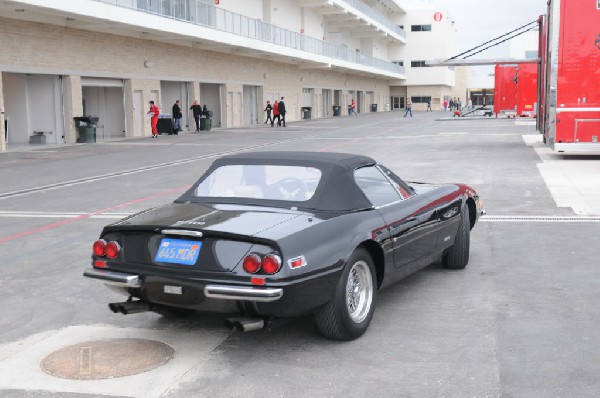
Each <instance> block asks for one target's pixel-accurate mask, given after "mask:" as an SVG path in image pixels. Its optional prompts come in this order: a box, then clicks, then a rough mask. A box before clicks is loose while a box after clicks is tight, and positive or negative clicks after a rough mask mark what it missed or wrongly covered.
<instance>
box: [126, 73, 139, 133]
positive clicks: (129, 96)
mask: <svg viewBox="0 0 600 398" xmlns="http://www.w3.org/2000/svg"><path fill="white" fill-rule="evenodd" d="M123 95H124V97H125V98H124V105H125V137H126V138H128V139H129V138H135V126H134V122H133V117H134V112H139V110H136V109H134V108H135V107H134V104H133V84H132V82H131V79H127V80H125V85H124V86H123Z"/></svg>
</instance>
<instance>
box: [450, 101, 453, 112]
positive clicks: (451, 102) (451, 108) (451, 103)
mask: <svg viewBox="0 0 600 398" xmlns="http://www.w3.org/2000/svg"><path fill="white" fill-rule="evenodd" d="M453 110H454V100H453V99H452V98H450V112H452V111H453Z"/></svg>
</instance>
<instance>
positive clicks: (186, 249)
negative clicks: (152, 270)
mask: <svg viewBox="0 0 600 398" xmlns="http://www.w3.org/2000/svg"><path fill="white" fill-rule="evenodd" d="M201 247H202V242H198V241H194V240H181V239H170V238H163V240H162V241H161V242H160V245H159V246H158V252H157V253H156V257H155V258H154V261H156V262H157V263H172V264H182V265H194V264H196V260H198V255H199V254H200V248H201Z"/></svg>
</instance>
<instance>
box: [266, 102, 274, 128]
mask: <svg viewBox="0 0 600 398" xmlns="http://www.w3.org/2000/svg"><path fill="white" fill-rule="evenodd" d="M272 110H273V106H272V105H271V101H267V106H266V107H265V112H267V120H265V124H267V123H269V122H271V124H273V117H272V116H271V111H272Z"/></svg>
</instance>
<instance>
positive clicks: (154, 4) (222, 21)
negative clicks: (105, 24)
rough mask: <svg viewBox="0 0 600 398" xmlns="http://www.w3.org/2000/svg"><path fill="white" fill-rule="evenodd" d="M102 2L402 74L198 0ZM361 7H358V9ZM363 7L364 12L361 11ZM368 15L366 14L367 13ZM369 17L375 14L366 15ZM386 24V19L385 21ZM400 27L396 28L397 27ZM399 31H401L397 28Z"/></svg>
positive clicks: (375, 60) (366, 57)
mask: <svg viewBox="0 0 600 398" xmlns="http://www.w3.org/2000/svg"><path fill="white" fill-rule="evenodd" d="M94 1H98V2H101V3H107V4H112V5H115V6H120V7H125V8H130V9H133V10H137V11H141V12H146V13H149V14H155V15H159V16H162V17H166V18H171V19H175V20H179V21H183V22H188V23H192V24H195V25H200V26H205V27H208V28H212V29H216V30H219V31H223V32H228V33H233V34H236V35H240V36H243V37H248V38H252V39H256V40H261V41H264V42H268V43H273V44H277V45H280V46H284V47H288V48H293V49H296V50H301V51H306V52H309V53H311V54H317V55H321V56H325V57H330V58H335V59H339V60H344V61H348V62H353V63H357V64H361V65H366V66H371V67H375V68H377V69H381V70H385V71H388V72H394V73H400V74H404V67H403V66H400V65H397V64H394V63H391V62H389V61H385V60H382V59H378V58H375V57H371V56H369V55H365V54H362V53H360V52H359V51H355V50H349V49H348V48H347V47H346V46H344V45H338V44H332V43H328V42H326V41H323V40H319V39H315V38H312V37H308V36H306V35H304V34H301V33H297V32H293V31H291V30H287V29H283V28H280V27H278V26H275V25H271V24H269V23H266V22H263V21H261V20H258V19H253V18H249V17H246V16H244V15H241V14H237V13H234V12H231V11H228V10H224V9H222V8H219V7H215V6H213V5H210V4H207V3H204V2H202V1H199V0H94ZM347 3H348V4H350V5H351V6H352V7H355V8H356V9H358V10H359V11H361V12H363V13H365V14H367V12H366V11H368V10H370V11H371V12H373V11H374V10H372V9H370V8H369V7H368V6H367V5H366V4H364V3H362V1H360V0H347ZM359 7H360V8H359ZM362 8H365V11H363V10H362ZM367 15H369V14H367ZM369 16H370V17H371V18H373V19H375V17H373V16H371V15H369ZM379 16H380V17H381V18H385V17H383V16H382V15H381V14H379ZM388 24H389V21H388ZM396 28H397V29H400V28H399V27H396ZM400 30H401V31H402V33H404V31H403V30H402V29H400Z"/></svg>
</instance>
